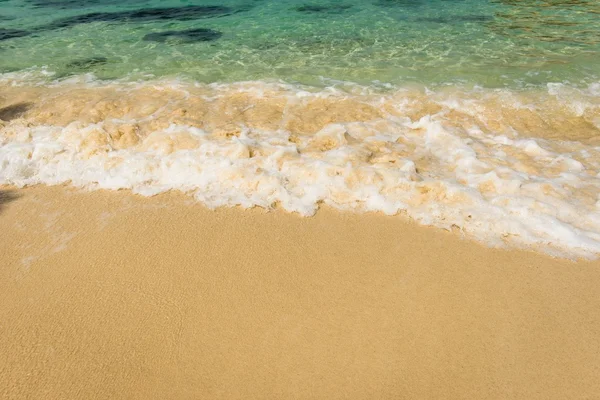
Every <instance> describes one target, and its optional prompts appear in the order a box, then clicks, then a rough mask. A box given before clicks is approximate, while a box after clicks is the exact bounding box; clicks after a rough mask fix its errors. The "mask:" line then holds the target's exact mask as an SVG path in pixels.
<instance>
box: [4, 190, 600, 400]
mask: <svg viewBox="0 0 600 400" xmlns="http://www.w3.org/2000/svg"><path fill="white" fill-rule="evenodd" d="M0 193H1V195H0V338H1V340H0V398H3V399H26V398H30V399H121V398H123V399H292V398H295V399H528V400H531V399H595V398H600V379H598V377H599V376H600V296H599V295H598V289H599V288H600V263H599V262H587V261H586V262H577V263H575V262H571V261H566V260H560V259H552V258H550V257H548V256H545V255H540V254H537V253H533V252H524V251H515V250H512V251H508V250H496V249H489V248H486V247H484V246H482V245H479V244H476V243H473V242H471V241H468V240H465V239H462V238H460V237H459V236H458V235H457V234H453V233H449V232H444V231H442V230H438V229H435V228H424V227H421V226H417V225H416V224H413V223H410V222H407V221H405V220H404V219H403V218H402V217H388V216H383V215H378V214H362V215H359V214H352V213H340V212H337V211H334V210H331V209H327V208H325V209H322V210H320V211H319V212H318V213H317V214H316V216H314V217H311V218H301V217H299V216H297V215H293V214H287V213H284V212H280V211H274V212H270V213H266V212H265V211H263V210H259V209H255V210H249V211H243V210H239V209H218V210H217V211H210V210H207V209H206V208H204V207H203V206H202V205H200V204H198V203H196V202H195V201H194V200H193V199H191V198H189V197H185V196H184V195H180V194H177V193H166V194H162V195H159V196H156V197H153V198H143V197H139V196H135V195H132V194H130V193H128V192H105V191H96V192H82V191H78V190H75V189H69V188H64V187H57V188H48V187H35V188H28V189H21V190H17V189H11V188H8V187H5V188H3V189H1V192H0Z"/></svg>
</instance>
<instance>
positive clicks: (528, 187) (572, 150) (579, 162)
mask: <svg viewBox="0 0 600 400" xmlns="http://www.w3.org/2000/svg"><path fill="white" fill-rule="evenodd" d="M257 86H258V87H259V88H260V90H263V89H264V88H263V87H262V86H261V85H260V83H252V84H248V85H246V86H244V85H241V86H240V90H247V91H253V90H254V89H255V88H256V87H257ZM213 89H214V90H215V91H216V92H215V96H218V92H219V90H231V85H229V86H228V85H213ZM288 89H289V88H288ZM286 90H287V89H286ZM289 90H291V89H289ZM552 90H553V91H554V90H559V89H556V88H553V89H552ZM253 93H255V94H256V92H253ZM336 93H337V92H336V91H335V90H331V89H330V90H328V91H322V92H315V91H314V90H313V91H312V92H311V91H307V90H304V88H299V89H294V90H291V92H290V94H289V96H290V97H297V98H298V99H300V100H299V101H301V100H302V99H306V98H316V97H324V96H325V97H327V96H336V95H337V94H336ZM256 95H257V96H259V95H261V94H256ZM552 95H555V93H553V94H552ZM431 96H436V94H435V93H432V94H431ZM399 102H400V103H401V101H400V100H399ZM439 104H441V105H443V106H444V108H443V110H442V111H440V112H437V113H434V114H428V115H425V116H423V117H421V118H420V119H418V120H414V121H413V120H411V119H410V118H407V117H398V116H392V115H389V116H386V117H384V118H383V119H382V120H373V121H366V122H365V121H351V122H346V123H332V124H329V125H327V126H325V127H324V128H323V129H321V130H320V131H319V132H317V133H316V134H314V135H310V136H302V137H301V138H300V139H298V140H296V141H291V140H290V136H291V135H292V134H294V132H290V131H287V130H284V129H278V130H261V129H251V128H248V127H241V133H240V134H239V135H238V136H233V137H228V138H223V137H215V136H214V135H212V132H207V131H204V130H202V129H198V128H197V127H192V126H186V125H175V124H174V125H171V126H169V127H166V128H164V129H157V130H156V131H154V132H152V133H151V134H150V135H148V136H146V137H145V138H143V140H142V142H141V143H139V144H138V145H136V146H132V147H129V148H125V149H112V148H109V149H106V151H102V152H96V153H92V154H89V153H87V152H86V151H84V147H85V146H84V145H83V143H84V141H85V139H86V137H87V136H88V135H89V134H90V132H91V131H92V130H103V129H105V126H104V124H105V122H100V123H95V124H88V125H84V124H82V123H81V122H78V121H74V122H72V123H71V124H69V125H68V126H65V127H62V126H53V125H40V126H28V125H27V124H22V125H19V124H17V123H15V124H11V125H10V126H7V127H6V128H4V130H5V131H6V130H7V129H9V128H10V129H11V132H13V133H14V134H11V135H8V134H5V135H3V136H0V140H1V142H0V184H11V185H17V186H26V185H35V184H48V185H56V184H63V183H70V184H72V185H74V186H78V187H85V188H90V189H99V188H102V189H112V190H116V189H129V190H132V191H133V192H134V193H138V194H141V195H144V196H152V195H155V194H157V193H161V192H165V191H168V190H180V191H183V192H187V193H190V194H192V195H193V196H194V197H195V198H196V199H198V200H199V201H201V202H202V203H204V204H206V205H207V206H208V207H221V206H235V205H239V206H242V207H254V206H259V207H265V208H270V207H273V206H274V205H276V204H277V205H279V206H280V207H281V208H283V209H284V210H287V211H289V212H296V213H299V214H301V215H304V216H310V215H313V214H314V213H315V212H316V210H317V209H318V206H319V204H320V203H324V204H327V205H330V206H332V207H335V208H338V209H341V210H355V211H378V212H383V213H385V214H388V215H394V214H398V213H400V212H405V213H406V214H407V215H409V216H410V217H412V218H414V219H415V220H417V221H419V222H421V223H423V224H427V225H434V226H438V227H441V228H445V229H451V228H452V227H458V228H459V229H460V230H462V231H463V232H464V233H466V234H468V235H470V236H472V237H474V238H476V239H478V240H481V241H483V242H485V243H488V244H490V245H506V244H510V245H513V246H519V247H533V248H535V249H538V250H542V251H545V252H548V253H551V254H555V255H561V256H567V257H595V256H597V255H598V254H600V196H599V194H600V177H599V176H600V175H599V174H600V170H599V165H600V158H599V154H600V149H598V148H595V147H593V146H591V145H584V144H581V143H576V144H573V143H567V142H565V143H558V142H550V141H547V140H544V139H535V138H519V137H508V136H507V135H506V134H494V133H489V132H488V133H485V131H484V130H482V129H481V128H480V127H477V126H473V127H471V128H469V129H460V128H458V127H457V126H448V125H447V124H446V123H445V121H446V120H445V118H446V114H445V113H446V112H448V110H449V109H457V108H461V107H465V104H471V105H473V102H469V101H467V102H466V103H464V102H462V100H461V101H459V100H458V99H454V100H452V101H450V100H448V99H447V98H446V99H442V100H440V102H439ZM449 104H450V105H449ZM576 111H577V112H579V109H578V110H576ZM381 126H384V127H385V128H381ZM0 127H1V126H0ZM183 134H186V135H191V136H192V137H193V138H194V140H197V142H198V144H197V146H195V147H193V148H186V149H177V148H175V149H174V148H173V146H172V138H173V137H174V136H177V135H183ZM322 143H326V144H327V146H326V147H322V146H321V147H319V146H320V144H322ZM373 146H375V147H378V149H379V150H378V153H377V156H376V157H375V156H374V155H373V151H372V148H373ZM424 160H427V161H424Z"/></svg>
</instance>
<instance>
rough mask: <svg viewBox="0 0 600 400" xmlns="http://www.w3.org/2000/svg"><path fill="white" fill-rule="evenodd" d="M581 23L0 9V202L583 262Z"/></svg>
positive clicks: (120, 8)
mask: <svg viewBox="0 0 600 400" xmlns="http://www.w3.org/2000/svg"><path fill="white" fill-rule="evenodd" d="M599 134H600V2H598V1H594V0H570V1H566V0H519V1H517V0H362V1H359V0H343V1H300V0H279V1H271V0H221V1H219V2H211V1H205V0H202V1H200V0H196V1H193V0H190V1H184V0H180V1H175V0H163V1H157V0H152V1H144V0H119V1H117V0H103V1H101V0H0V184H6V185H17V186H27V185H35V184H47V185H57V184H70V185H74V186H78V187H85V188H89V189H114V190H118V189H129V190H132V191H133V192H135V193H139V194H142V195H147V196H151V195H154V194H157V193H160V192H164V191H168V190H180V191H183V192H185V193H189V194H190V195H191V196H194V197H195V198H196V199H198V200H199V201H201V202H203V203H204V204H206V205H207V206H210V207H219V206H236V205H239V206H243V207H254V206H259V207H264V208H267V209H269V208H273V207H279V208H282V209H284V210H287V211H289V212H296V213H299V214H301V215H305V216H310V215H312V214H314V213H315V212H316V211H317V209H318V208H319V206H320V205H321V204H326V205H329V206H332V207H335V208H338V209H341V210H349V211H355V212H367V211H378V212H384V213H386V214H390V215H397V214H402V215H406V216H408V217H410V218H412V219H414V220H416V221H418V222H420V223H422V224H425V225H433V226H437V227H441V228H444V229H450V230H457V231H461V232H463V233H464V234H465V235H466V236H468V237H471V238H474V239H477V240H480V241H482V242H484V243H486V244H489V245H493V246H509V247H510V246H512V247H522V248H523V247H524V248H529V249H534V250H537V251H543V252H547V253H549V254H552V255H557V256H565V257H597V256H598V254H600V197H599V196H600V176H599V173H600V135H599Z"/></svg>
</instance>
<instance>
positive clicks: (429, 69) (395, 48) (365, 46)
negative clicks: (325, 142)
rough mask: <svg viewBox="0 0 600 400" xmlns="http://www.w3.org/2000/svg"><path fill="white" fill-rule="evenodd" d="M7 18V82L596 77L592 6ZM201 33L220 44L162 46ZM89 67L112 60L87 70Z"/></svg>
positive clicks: (547, 3) (2, 50) (74, 8)
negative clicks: (32, 74) (19, 75)
mask: <svg viewBox="0 0 600 400" xmlns="http://www.w3.org/2000/svg"><path fill="white" fill-rule="evenodd" d="M0 7H1V8H0V10H1V11H0V15H2V16H3V17H4V19H3V20H1V21H0V24H1V25H0V26H1V27H2V28H3V30H0V55H1V58H2V61H1V62H0V71H15V70H21V69H24V68H28V67H31V66H39V67H41V66H47V67H48V68H49V69H50V70H52V71H55V72H56V73H57V74H58V75H59V76H63V75H68V74H78V73H82V72H94V73H95V74H96V75H97V76H98V77H101V78H119V77H123V76H126V75H131V76H135V77H144V76H147V75H152V76H155V77H165V76H170V77H173V76H181V75H184V76H186V77H188V78H191V79H194V80H197V81H202V82H214V81H226V82H232V81H240V80H256V79H265V78H270V79H273V78H277V79H285V80H286V81H288V82H293V81H298V82H301V83H310V84H316V83H320V82H321V78H326V79H334V80H349V81H353V82H358V83H362V84H367V83H371V82H372V81H380V82H384V83H394V84H398V83H405V82H419V83H423V84H427V85H431V84H434V83H436V84H447V83H450V82H461V83H465V82H467V83H474V84H478V85H484V86H493V87H498V86H506V85H509V86H523V85H528V84H544V83H546V81H549V80H550V81H553V82H564V81H569V82H571V83H572V84H589V83H591V82H593V81H594V80H597V79H598V67H597V60H598V54H599V51H600V3H598V2H596V1H593V0H590V1H585V0H569V1H566V0H564V1H560V0H555V1H551V0H544V1H543V0H537V1H532V0H522V1H509V0H399V1H394V0H366V1H365V0H345V1H303V0H283V1H282V0H277V1H269V0H255V1H252V0H225V1H221V2H218V3H215V2H210V1H175V0H166V1H165V0H160V1H144V0H129V1H118V2H117V1H92V0H8V1H3V2H2V3H1V6H0ZM193 29H207V30H211V31H213V32H218V33H219V34H218V35H204V36H203V35H195V36H194V35H192V36H191V37H188V36H186V35H185V33H183V34H180V35H177V34H174V35H171V36H170V37H163V38H162V39H166V40H152V38H153V36H152V35H156V34H161V33H164V32H185V31H188V30H193ZM3 31H4V33H2V32H3ZM154 37H155V38H156V36H154ZM88 58H101V59H103V60H105V62H102V63H95V64H94V63H92V64H90V65H88V64H86V63H85V62H84V63H81V60H85V59H88Z"/></svg>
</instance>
